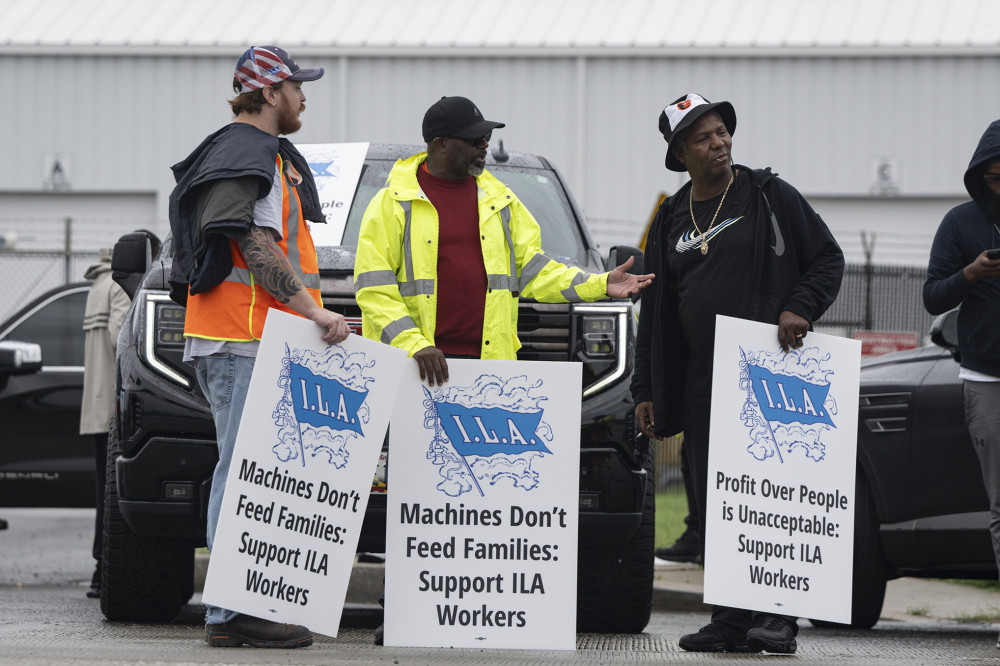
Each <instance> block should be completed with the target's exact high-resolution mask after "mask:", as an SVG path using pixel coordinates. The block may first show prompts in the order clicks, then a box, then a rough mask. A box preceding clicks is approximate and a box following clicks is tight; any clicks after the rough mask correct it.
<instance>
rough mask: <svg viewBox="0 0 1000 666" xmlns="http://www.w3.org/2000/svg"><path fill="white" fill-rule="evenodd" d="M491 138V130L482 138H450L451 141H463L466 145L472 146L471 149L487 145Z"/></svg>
mask: <svg viewBox="0 0 1000 666" xmlns="http://www.w3.org/2000/svg"><path fill="white" fill-rule="evenodd" d="M492 137H493V130H490V131H489V132H487V133H486V134H484V135H482V136H477V137H475V138H472V139H466V138H464V137H461V136H453V137H451V138H452V139H458V140H459V141H464V142H466V143H467V144H469V145H470V146H472V147H473V148H480V147H482V146H483V145H484V144H486V143H489V141H490V139H491V138H492Z"/></svg>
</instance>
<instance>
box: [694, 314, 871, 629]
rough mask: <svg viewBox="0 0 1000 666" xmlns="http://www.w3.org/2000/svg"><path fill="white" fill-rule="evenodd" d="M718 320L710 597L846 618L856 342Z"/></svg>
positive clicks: (761, 607)
mask: <svg viewBox="0 0 1000 666" xmlns="http://www.w3.org/2000/svg"><path fill="white" fill-rule="evenodd" d="M777 330H778V327H777V326H773V325H769V324H761V323H758V322H750V321H745V320H741V319H734V318H732V317H721V316H720V317H718V318H717V320H716V331H715V356H714V371H713V374H712V409H711V424H710V438H711V441H710V444H709V461H708V467H709V474H708V497H707V503H706V509H707V513H706V541H705V601H706V602H707V603H713V604H719V605H724V606H732V607H736V608H747V609H752V610H757V611H765V612H770V613H776V614H780V615H797V616H804V617H813V618H817V619H821V620H829V621H832V622H850V619H851V575H852V571H853V543H854V477H855V466H856V458H855V457H856V452H857V419H858V383H859V379H860V362H861V345H860V343H859V342H858V341H856V340H848V339H846V338H840V337H836V336H830V335H823V334H820V333H814V332H811V333H809V334H808V335H807V336H806V337H805V340H804V343H803V346H802V347H801V348H799V349H792V350H791V351H789V352H784V351H782V349H781V347H780V346H779V344H778V335H777Z"/></svg>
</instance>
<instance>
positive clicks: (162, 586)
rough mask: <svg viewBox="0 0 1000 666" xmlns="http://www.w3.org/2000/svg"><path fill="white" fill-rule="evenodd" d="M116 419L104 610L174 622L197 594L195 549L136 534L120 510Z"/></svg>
mask: <svg viewBox="0 0 1000 666" xmlns="http://www.w3.org/2000/svg"><path fill="white" fill-rule="evenodd" d="M116 430H117V424H116V423H115V420H114V417H112V420H111V431H110V433H109V435H108V460H107V478H106V482H105V486H104V533H103V534H104V548H103V552H102V560H103V563H102V567H101V571H102V578H101V612H103V613H104V617H106V618H107V619H109V620H113V621H133V622H169V621H170V620H172V619H174V617H176V616H177V613H178V612H179V611H180V609H181V607H182V606H183V605H184V604H185V603H187V601H188V600H189V599H190V598H191V595H192V593H193V591H194V547H193V546H192V545H191V544H190V543H189V542H186V541H184V540H180V539H170V538H166V537H151V536H145V535H142V534H136V533H135V532H133V531H132V530H131V529H129V526H128V525H127V524H126V523H125V520H124V519H123V518H122V516H121V514H120V513H119V511H118V478H117V470H116V466H115V461H116V460H117V458H118V456H119V455H121V447H120V445H119V443H118V438H117V436H116Z"/></svg>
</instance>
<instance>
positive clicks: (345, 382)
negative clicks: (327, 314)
mask: <svg viewBox="0 0 1000 666" xmlns="http://www.w3.org/2000/svg"><path fill="white" fill-rule="evenodd" d="M320 334H321V329H320V328H319V327H318V326H316V324H314V323H313V322H311V321H309V320H307V319H303V318H302V317H297V316H294V315H290V314H287V313H284V312H280V311H278V310H271V311H269V312H268V315H267V322H266V324H265V325H264V335H263V338H262V339H261V342H260V350H259V352H258V354H257V360H256V362H255V364H254V372H253V378H252V380H251V382H250V391H249V395H248V396H247V401H246V405H245V406H244V408H243V419H242V420H241V421H240V430H239V434H238V435H237V438H236V447H235V450H234V454H233V461H232V465H231V466H230V468H229V476H228V480H227V482H226V493H225V496H224V497H223V499H222V510H221V513H220V516H219V524H218V528H217V529H216V534H215V544H214V548H213V550H212V556H211V558H210V561H209V567H208V575H207V578H206V581H205V590H204V593H203V595H202V598H203V599H204V600H205V601H207V602H209V603H211V604H213V605H216V606H220V607H222V608H228V609H231V610H236V611H239V612H241V613H246V614H248V615H253V616H256V617H262V618H265V619H268V620H274V621H276V622H289V623H294V624H304V625H306V626H307V627H309V628H310V629H311V630H312V631H314V632H317V633H321V634H326V635H328V636H336V635H337V631H338V627H339V626H340V615H341V611H342V610H343V606H344V599H345V597H346V595H347V585H348V582H349V581H350V577H351V570H352V567H353V564H354V555H355V551H356V549H357V544H358V538H359V537H360V534H361V524H362V522H363V521H364V517H365V509H366V507H367V506H368V497H369V493H370V490H371V486H372V479H373V477H374V474H375V467H376V464H377V462H378V458H379V453H380V452H381V449H382V442H383V440H384V439H385V431H386V427H387V426H388V423H389V416H390V414H391V411H392V405H393V400H394V398H395V395H396V390H397V388H398V386H399V378H400V375H401V373H402V371H403V367H404V364H412V361H408V359H407V358H406V354H405V353H404V352H402V351H400V350H398V349H395V348H394V347H389V346H388V345H383V344H379V343H377V342H372V341H370V340H366V339H364V338H362V337H360V336H357V335H351V336H350V337H348V338H347V340H345V341H344V342H342V343H340V344H338V345H326V344H325V343H323V341H322V339H321V338H320Z"/></svg>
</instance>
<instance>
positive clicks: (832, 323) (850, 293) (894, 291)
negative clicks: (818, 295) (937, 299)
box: [816, 264, 934, 340]
mask: <svg viewBox="0 0 1000 666" xmlns="http://www.w3.org/2000/svg"><path fill="white" fill-rule="evenodd" d="M926 277H927V268H926V267H923V266H878V265H866V264H848V265H847V268H846V270H845V272H844V282H843V285H842V286H841V288H840V295H839V296H838V297H837V300H836V302H835V303H834V304H833V306H832V307H831V308H830V309H829V310H827V311H826V314H824V315H823V316H822V317H821V318H820V319H819V321H817V322H816V325H817V326H818V327H820V328H821V330H824V331H830V332H834V333H836V334H838V335H843V336H845V337H853V336H854V334H855V333H856V332H857V331H860V330H868V331H899V332H904V333H915V334H916V336H917V339H918V340H925V339H926V337H927V333H928V330H929V329H930V325H931V322H932V321H933V320H934V317H932V316H931V315H929V314H928V313H927V311H926V310H925V309H924V301H923V286H924V279H925V278H926Z"/></svg>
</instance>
